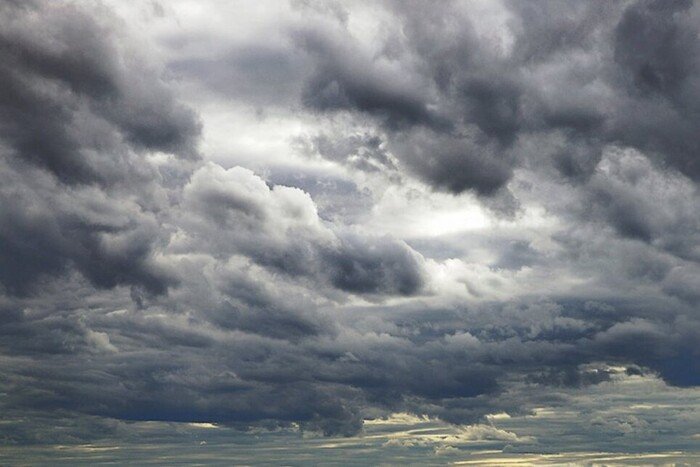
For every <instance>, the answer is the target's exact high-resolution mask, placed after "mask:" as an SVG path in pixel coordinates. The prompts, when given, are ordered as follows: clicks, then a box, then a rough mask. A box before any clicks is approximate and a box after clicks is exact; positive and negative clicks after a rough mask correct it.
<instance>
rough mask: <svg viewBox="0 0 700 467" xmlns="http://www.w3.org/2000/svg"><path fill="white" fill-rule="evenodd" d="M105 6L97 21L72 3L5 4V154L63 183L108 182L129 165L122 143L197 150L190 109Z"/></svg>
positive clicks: (0, 74)
mask: <svg viewBox="0 0 700 467" xmlns="http://www.w3.org/2000/svg"><path fill="white" fill-rule="evenodd" d="M102 12H103V13H104V17H102V18H99V19H96V18H95V15H94V14H93V13H92V12H91V11H84V10H81V9H80V8H78V7H77V6H76V5H72V4H62V5H40V4H37V5H32V4H28V5H24V6H15V5H12V4H9V5H8V4H5V5H4V6H3V7H2V21H3V28H2V30H3V33H2V35H1V36H0V54H1V55H0V58H1V60H0V61H1V62H2V69H1V70H0V80H1V81H0V82H1V83H2V86H0V87H1V88H2V90H3V91H2V94H1V95H0V112H2V116H3V125H2V126H1V127H0V132H1V134H2V137H3V142H4V143H5V144H6V145H7V146H8V147H7V148H5V149H4V151H5V152H6V153H12V155H13V156H15V157H19V158H21V159H24V160H27V161H31V162H33V163H35V164H38V165H40V166H43V167H46V168H48V169H49V170H51V171H52V172H53V173H54V174H55V175H56V176H57V177H58V178H59V179H60V180H62V181H64V182H69V183H73V182H94V181H99V182H102V183H104V184H110V183H113V182H114V179H115V178H118V177H119V176H120V175H122V173H121V172H122V171H123V170H124V169H125V168H128V167H129V165H128V163H129V162H131V163H135V162H136V161H131V160H129V159H130V156H129V154H128V153H127V151H128V150H129V145H131V146H133V147H134V148H135V149H137V150H138V149H142V148H143V149H148V150H156V151H163V152H170V153H175V154H178V155H181V156H183V157H192V156H195V155H196V151H195V143H196V138H197V136H198V134H199V126H198V123H197V121H196V118H195V116H194V114H193V112H192V111H191V110H189V109H187V108H185V107H183V106H182V105H181V104H179V103H177V102H175V100H174V98H173V97H172V95H171V94H170V91H169V89H168V88H167V87H166V86H165V85H164V84H163V83H162V82H161V81H160V80H159V77H158V75H157V71H156V70H154V69H152V65H151V64H149V63H147V60H148V57H139V56H138V55H136V54H133V53H132V52H131V51H129V48H131V47H133V46H134V44H129V43H128V42H126V41H122V39H123V38H124V37H123V32H121V31H120V28H119V26H118V25H117V22H116V21H113V20H111V19H110V15H111V13H109V12H108V11H106V10H104V9H103V10H102ZM37 29H41V30H42V31H44V34H43V35H36V34H34V31H36V30H37ZM144 75H146V76H148V77H144ZM120 159H121V160H123V162H126V163H127V164H123V163H122V164H120V163H119V162H116V161H119V160H120ZM124 159H126V160H124Z"/></svg>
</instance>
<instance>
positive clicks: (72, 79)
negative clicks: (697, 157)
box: [0, 2, 700, 446]
mask: <svg viewBox="0 0 700 467" xmlns="http://www.w3.org/2000/svg"><path fill="white" fill-rule="evenodd" d="M507 6H508V10H507V11H506V13H508V15H510V20H509V21H508V22H506V25H505V26H502V27H504V28H506V29H507V31H505V32H508V33H511V34H513V37H514V39H515V43H514V45H513V48H512V49H511V48H509V46H507V44H500V45H499V44H497V42H498V40H496V39H494V41H493V43H491V42H490V40H489V39H488V37H485V36H484V35H483V30H480V29H479V26H480V24H479V23H478V20H479V18H478V17H477V16H476V15H477V14H476V13H475V12H474V11H475V10H472V9H471V8H472V7H471V6H470V4H468V3H462V4H460V3H458V2H450V3H441V4H438V5H433V4H431V5H428V4H422V3H412V4H410V5H409V6H406V4H404V3H399V2H396V3H393V4H386V5H380V6H378V7H377V8H382V13H383V14H386V15H388V16H389V17H390V18H391V19H393V20H394V21H393V22H392V23H391V24H387V25H386V29H387V30H386V31H382V34H385V35H383V36H380V39H378V40H379V41H380V42H381V41H385V42H386V43H382V44H379V45H380V47H378V48H377V49H378V50H379V52H378V54H377V55H373V54H371V53H369V52H368V51H367V50H366V49H365V46H363V45H362V44H361V43H360V42H359V41H356V40H355V38H353V37H352V34H351V33H350V31H351V30H352V27H351V26H353V24H354V23H353V21H354V20H355V18H353V16H352V15H353V12H352V11H351V10H352V8H353V5H350V6H348V11H347V12H346V11H345V10H343V9H341V8H339V7H338V8H335V7H327V8H326V7H325V6H324V5H316V6H315V7H314V6H313V5H312V6H311V7H309V8H310V10H309V8H307V9H304V10H303V11H305V12H306V13H304V14H307V13H308V14H310V15H311V16H310V17H307V16H304V18H305V21H306V22H305V23H304V24H305V25H306V26H308V27H299V24H295V25H294V27H291V26H289V25H288V24H287V23H285V26H284V27H288V30H285V32H289V31H291V32H289V36H290V37H291V38H292V40H293V41H296V42H294V43H293V45H289V44H288V45H289V47H290V49H289V50H287V49H285V48H284V46H280V48H279V50H278V49H277V48H276V46H274V45H271V46H265V47H263V48H262V49H258V48H256V47H253V46H250V48H248V49H245V48H244V49H245V50H243V49H241V48H238V49H235V48H234V51H233V52H231V50H230V49H227V50H228V54H227V53H224V52H225V51H224V52H222V54H221V55H220V56H219V55H217V54H216V53H215V54H214V55H215V56H216V57H218V58H221V60H218V59H211V57H208V58H206V59H203V58H201V57H194V58H192V59H191V60H190V59H189V58H188V59H186V60H185V59H183V60H180V59H178V58H175V59H174V60H173V62H171V63H169V64H167V68H168V69H169V70H170V71H174V72H176V73H178V74H181V75H182V76H184V77H185V79H189V80H194V81H197V80H201V81H199V82H198V83H199V85H200V86H202V87H204V88H206V87H207V86H208V87H210V88H212V89H213V90H214V91H216V92H218V93H220V95H221V96H223V97H226V98H233V101H234V102H233V103H231V102H230V101H225V100H222V102H220V103H218V102H217V104H220V105H222V106H225V105H232V106H238V105H240V104H241V103H244V104H245V103H253V104H255V105H269V106H271V107H275V108H276V111H280V112H282V113H284V112H287V113H286V114H285V118H290V119H292V120H293V121H294V122H302V121H303V123H304V124H309V123H308V122H309V121H313V123H314V124H318V129H319V131H318V132H315V131H309V132H308V134H311V136H307V137H305V139H304V138H302V140H299V139H297V140H295V141H293V142H290V145H293V146H295V147H294V148H291V149H290V150H293V149H299V147H298V146H299V145H301V146H302V150H306V151H308V153H307V154H306V155H308V156H310V157H316V156H320V158H318V159H316V160H315V161H314V163H317V164H318V165H323V169H317V168H316V167H314V168H307V167H302V165H303V164H299V166H298V167H297V166H296V165H295V164H298V160H296V159H294V158H293V157H289V160H287V155H286V154H284V155H282V156H280V158H284V162H285V163H286V164H287V166H286V167H284V168H283V169H279V168H275V170H277V171H278V172H276V173H273V174H272V175H270V176H266V177H265V178H263V177H262V176H260V175H256V174H255V173H254V172H252V171H251V170H248V169H246V168H243V167H239V166H233V167H227V168H224V167H223V166H221V165H218V164H215V163H213V162H201V161H199V160H198V159H197V155H198V151H197V141H198V134H199V124H198V123H197V118H196V117H195V114H194V111H193V110H188V109H187V108H186V107H185V106H184V104H181V103H180V102H179V100H178V99H177V98H176V92H175V91H174V89H175V88H174V87H173V86H172V84H169V83H167V82H166V81H164V80H163V78H162V75H161V71H160V69H159V67H158V66H157V65H155V64H154V62H155V61H156V59H155V57H149V54H148V50H147V47H144V50H142V51H140V53H139V54H135V53H132V52H133V50H132V47H131V46H130V45H129V44H131V41H132V40H133V39H132V38H130V37H129V36H128V28H126V26H125V25H122V26H119V20H118V19H117V18H116V17H115V16H114V14H113V13H111V12H109V10H108V9H107V8H106V7H104V9H102V8H103V7H94V8H98V9H97V10H94V9H92V8H93V6H83V5H79V4H77V3H76V4H73V3H69V4H65V5H63V4H62V5H60V6H56V5H48V4H39V3H37V4H30V5H28V6H19V5H18V4H7V5H5V6H3V7H0V24H3V25H5V26H6V27H5V28H3V29H2V30H3V32H2V33H0V57H2V58H5V59H6V60H5V61H4V62H3V63H4V65H0V79H1V80H2V82H3V84H5V85H6V86H4V87H2V89H4V92H3V91H0V112H2V114H1V115H0V117H1V118H0V120H2V124H0V182H1V183H0V242H1V243H2V246H3V248H2V252H1V253H0V284H2V294H1V295H0V351H1V353H2V355H3V358H2V359H0V393H2V397H1V398H0V409H1V410H2V411H3V413H7V414H10V415H8V417H9V418H11V421H12V427H18V428H17V432H16V434H14V435H12V434H10V435H7V434H6V433H7V432H8V431H10V430H6V429H5V428H4V427H3V426H0V433H2V434H0V436H2V438H1V439H2V440H3V441H7V442H30V443H31V442H34V443H41V442H59V441H60V442H63V441H64V440H66V439H67V440H68V441H69V442H86V441H90V440H94V439H95V438H100V437H109V436H125V435H123V431H129V430H128V429H126V430H125V429H124V425H123V424H124V421H164V422H211V423H217V424H222V425H225V426H227V427H233V428H243V429H250V428H251V427H266V428H273V429H278V428H281V427H283V428H289V427H290V426H291V425H292V424H298V426H299V427H300V428H301V429H302V430H309V431H320V432H322V433H324V434H326V435H333V436H335V435H344V436H348V435H354V434H357V433H358V432H360V431H361V430H362V429H363V426H362V423H363V422H362V421H363V419H365V418H367V417H381V416H384V415H387V414H389V413H391V412H402V411H406V412H410V413H413V414H418V415H429V416H433V417H438V418H440V419H442V420H446V421H449V422H451V423H456V424H469V423H477V422H480V421H483V420H484V417H485V416H486V415H488V414H493V413H498V412H502V411H505V412H507V413H509V414H511V415H513V416H514V418H515V416H517V415H526V414H529V415H531V419H537V417H536V416H534V415H533V414H534V413H535V412H534V409H535V408H537V407H543V406H554V407H559V408H561V407H562V406H564V407H566V405H565V404H566V403H567V402H569V401H570V399H569V398H568V397H567V395H570V394H572V393H574V392H576V394H578V395H581V394H583V395H585V394H595V393H596V391H603V390H604V389H609V387H610V386H609V385H608V383H615V382H617V381H620V379H621V375H622V374H627V376H628V377H629V378H641V377H642V376H644V377H647V378H651V377H652V376H650V375H655V374H658V375H659V376H660V377H661V378H662V379H664V380H665V381H666V382H667V383H669V384H672V385H678V386H697V385H698V384H700V372H699V371H698V367H697V363H696V362H695V358H694V356H695V355H697V353H698V352H699V351H700V348H699V347H698V344H697V342H698V339H697V338H698V336H700V322H698V314H697V311H698V308H697V307H698V300H699V297H698V293H697V289H698V277H699V276H700V271H698V265H697V262H698V258H699V257H700V256H699V253H698V249H697V245H698V243H699V242H698V239H699V237H698V231H699V230H700V225H699V224H698V222H699V221H698V219H700V218H699V217H698V214H697V212H696V211H697V205H698V192H697V180H696V178H697V177H696V173H695V170H694V165H693V164H694V162H693V160H694V159H693V157H694V152H693V145H694V144H695V140H696V139H697V138H696V137H695V136H694V133H693V131H692V130H693V129H694V126H693V125H695V123H694V122H695V117H694V112H695V110H694V107H693V105H694V104H693V102H694V100H693V99H692V98H693V97H694V96H695V91H696V90H697V89H696V88H697V86H696V84H697V83H696V81H697V80H696V78H695V76H694V71H695V70H696V65H697V64H696V61H695V56H696V55H697V50H696V49H697V46H696V45H695V44H694V43H692V41H690V39H689V38H690V37H692V34H693V33H694V32H696V30H697V27H696V24H695V23H694V21H693V20H694V19H696V17H697V16H694V15H697V12H696V11H695V6H694V5H685V4H673V5H670V6H666V5H665V4H657V3H650V2H637V3H631V4H629V5H627V4H615V5H603V4H600V3H586V4H581V2H572V3H566V4H551V5H550V4H542V5H540V4H537V5H525V4H520V3H512V4H511V3H509V4H507ZM273 10H274V9H273ZM309 11H311V13H309ZM312 13H313V14H312ZM319 15H320V16H321V18H320V19H319ZM324 15H331V16H332V19H331V21H330V23H329V22H328V21H326V19H323V18H322V17H323V16H324ZM309 18H310V19H309ZM487 20H488V18H485V19H484V21H487ZM283 22H284V21H283ZM39 26H41V28H40V29H41V30H42V31H44V34H35V33H34V32H35V31H36V30H39V28H38V27H39ZM122 27H124V28H125V29H122ZM499 27H501V26H499ZM72 28H77V30H76V29H72ZM76 31H77V32H76ZM639 31H641V33H640V34H641V39H640V40H641V41H642V42H643V43H644V44H645V45H646V47H643V48H641V49H639V50H637V49H635V48H634V43H633V41H632V40H631V39H632V36H633V34H634V33H635V32H639ZM500 32H503V31H500ZM263 49H264V50H263ZM292 49H293V52H292ZM216 52H217V53H218V52H220V51H218V50H217V51H216ZM258 52H260V53H258ZM166 55H167V54H166ZM195 55H196V54H195ZM302 56H303V58H300V57H302ZM682 58H687V61H683V60H681V59H682ZM297 59H298V61H297ZM309 63H312V64H313V66H311V67H310V68H309V69H308V70H306V69H302V68H305V66H306V65H308V64H309ZM300 64H301V65H300ZM200 66H202V67H203V69H202V70H198V69H197V68H198V67H200ZM278 72H284V73H285V74H277V75H276V73H278ZM204 75H206V76H204ZM229 77H231V82H228V78H229ZM287 78H288V82H286V81H287ZM237 85H240V86H237ZM270 88H274V89H273V90H272V91H270V92H268V91H269V90H270ZM196 89H197V91H196V92H194V94H195V96H194V97H192V96H190V99H191V101H192V102H194V103H195V104H196V103H197V102H199V101H197V99H198V98H202V96H201V95H198V94H197V92H201V91H202V88H201V87H197V88H196ZM290 96H295V97H296V98H292V97H290ZM223 97H222V99H223ZM202 99H203V100H204V101H206V102H207V103H209V102H211V100H210V99H211V96H210V95H207V96H206V97H205V98H202ZM200 103H201V102H200ZM297 103H301V104H302V107H299V106H297ZM204 107H206V105H204V106H203V108H204ZM653 111H658V112H653ZM335 114H342V115H338V117H339V118H338V119H337V120H333V119H332V118H329V117H335V116H336V115H335ZM667 117H669V120H668V121H666V118H667ZM670 117H673V118H670ZM306 119H308V120H306ZM330 120H333V121H330ZM319 122H321V123H319ZM678 123H682V124H680V125H678V126H675V127H674V125H675V124H678ZM346 124H347V125H346ZM309 125H311V124H309ZM302 126H303V125H302ZM314 128H316V127H314ZM37 135H39V136H40V137H37ZM674 138H675V139H677V142H673V140H674ZM328 161H331V162H336V163H340V164H343V165H346V166H349V167H351V168H352V169H353V170H347V171H340V170H337V167H334V168H333V170H330V169H329V170H328V172H324V170H325V169H326V167H327V166H328V165H331V164H328ZM313 170H318V172H314V171H313ZM356 170H357V171H359V172H357V171H356ZM273 172H274V170H273ZM341 172H342V173H341ZM348 173H349V175H348ZM319 174H320V175H319ZM329 174H331V175H329ZM378 174H379V175H383V176H377V175H378ZM406 176H412V177H415V178H416V179H418V180H421V181H423V182H424V183H425V184H426V185H428V186H430V187H432V188H435V189H437V190H440V191H445V192H448V193H450V194H454V195H459V194H461V193H462V192H464V191H468V190H471V191H473V192H475V193H476V194H477V195H479V196H477V197H469V196H464V197H456V196H455V197H452V196H449V199H450V201H451V202H461V201H464V203H465V205H466V204H467V203H472V202H473V203H477V202H480V203H481V207H486V208H491V209H494V210H497V209H501V210H502V211H509V213H510V217H508V218H507V219H504V218H501V217H497V218H492V217H488V218H487V219H486V221H487V222H486V221H485V222H484V224H485V225H484V226H476V227H474V228H473V229H472V226H471V225H467V226H465V227H464V230H459V228H461V227H462V226H461V224H460V225H458V226H457V227H459V228H458V229H457V231H456V233H454V234H450V235H449V236H448V235H445V236H439V235H438V233H439V232H436V238H433V237H432V236H430V235H427V236H425V237H421V238H418V239H415V240H414V241H411V242H410V245H413V246H415V249H414V247H412V246H409V243H407V242H405V241H403V240H401V239H398V238H394V237H391V236H387V235H383V233H382V232H381V231H380V229H377V231H376V232H375V231H369V230H370V227H368V226H365V225H362V221H363V220H364V219H370V218H371V216H372V215H375V214H376V213H374V212H373V208H374V207H375V206H376V205H377V204H374V203H378V202H379V201H378V200H377V198H375V196H376V197H379V196H381V194H382V193H383V192H382V190H388V189H390V188H395V186H394V184H396V185H399V184H401V183H402V182H404V181H405V180H406V179H405V177H406ZM334 177H336V178H334ZM368 180H369V181H368ZM511 183H512V185H511ZM321 185H323V186H321ZM326 185H329V186H330V185H333V186H332V188H328V189H325V188H324V187H325V186H326ZM377 185H379V186H378V187H377ZM509 189H510V190H512V191H510V192H509V191H508V190H509ZM324 190H325V191H324ZM372 190H376V192H375V191H372ZM425 192H426V193H427V195H426V196H428V195H430V196H435V197H436V198H435V199H437V200H441V199H447V198H448V196H447V195H444V194H440V195H439V196H438V195H436V194H435V193H430V192H429V190H425ZM360 195H361V196H362V199H360V200H359V201H356V200H353V201H349V202H348V204H350V207H348V206H344V207H343V206H340V205H341V204H343V202H344V201H345V199H347V198H349V197H353V196H357V197H358V198H359V197H360ZM399 196H400V195H399ZM486 198H488V199H489V200H488V201H484V199H486ZM355 203H356V204H355ZM519 203H522V206H523V209H522V212H518V211H517V209H516V207H515V206H518V205H519ZM467 207H469V206H467ZM412 208H413V206H412V204H411V203H410V202H405V203H404V204H399V207H398V208H397V209H412ZM458 208H461V206H458ZM343 209H347V210H348V211H350V212H349V213H348V212H346V211H343ZM484 212H487V210H485V211H484ZM398 214H402V213H398ZM409 214H411V213H409ZM437 214H441V212H440V213H437ZM487 214H489V216H490V213H488V212H487ZM460 215H461V214H460ZM484 215H485V216H486V214H484ZM363 216H365V217H363ZM428 217H430V216H428ZM458 217H459V216H458ZM397 218H398V216H397ZM461 219H462V218H461V217H459V218H458V219H457V220H454V221H453V220H452V218H451V217H450V218H449V219H448V221H449V222H448V223H452V222H454V223H455V224H459V223H460V222H461ZM418 221H421V220H420V219H419V220H418ZM397 222H398V221H397ZM411 222H414V220H413V219H412V218H411ZM415 222H417V221H415ZM425 222H434V220H433V219H432V218H429V219H426V220H425ZM435 222H437V221H435ZM358 224H359V225H358ZM469 229H471V230H469ZM429 230H430V229H429ZM435 230H438V229H435ZM431 233H432V232H431ZM417 249H418V250H420V253H419V252H418V251H417ZM640 342H641V343H643V344H644V345H640ZM625 368H626V370H625ZM658 384H662V383H661V382H660V381H658ZM664 388H666V389H668V386H664ZM586 391H588V392H586ZM669 391H670V390H669ZM23 416H26V417H25V418H26V419H27V420H30V419H31V420H34V423H35V426H34V427H31V426H30V427H29V428H27V425H26V424H24V423H25V422H23V421H21V420H20V421H18V420H19V419H20V418H22V417H23ZM93 417H96V418H93ZM54 418H56V419H58V420H54ZM589 418H590V417H589ZM31 420H30V421H28V422H26V423H29V424H30V425H31V423H32V422H31ZM537 420H539V419H537ZM625 420H627V419H626V418H624V417H620V418H619V419H617V418H616V419H614V420H609V421H608V422H609V423H606V422H605V421H603V422H601V421H595V420H588V421H589V422H590V423H591V426H593V427H597V426H601V427H603V428H601V429H603V430H604V431H605V432H606V433H608V432H611V433H612V432H619V431H621V430H622V428H621V427H623V426H625ZM52 424H55V425H56V426H59V427H65V430H64V434H65V436H61V435H60V434H56V433H47V432H46V430H47V428H46V427H47V426H48V425H52ZM0 425H2V424H0ZM629 425H634V426H635V427H638V426H641V425H643V424H636V425H635V423H632V422H630V424H629ZM139 426H141V425H139ZM589 429H590V430H595V428H590V427H589ZM91 430H92V431H93V433H91V432H90V431H91ZM545 431H546V430H545ZM606 446H607V445H606Z"/></svg>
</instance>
